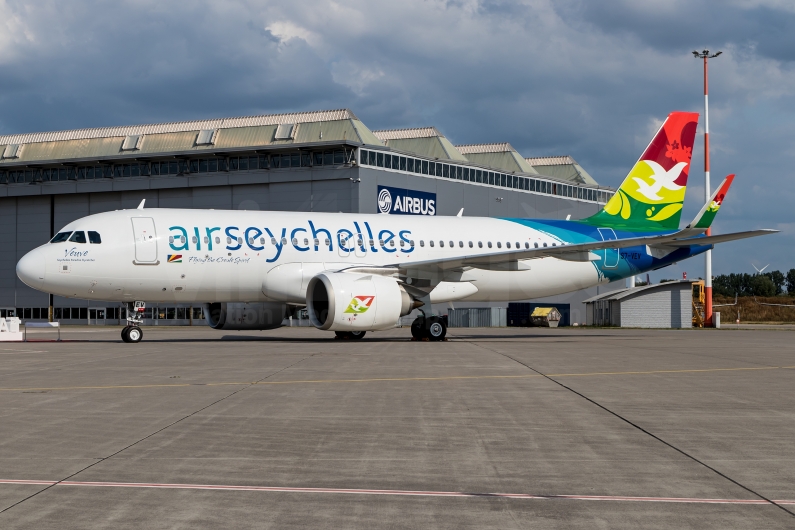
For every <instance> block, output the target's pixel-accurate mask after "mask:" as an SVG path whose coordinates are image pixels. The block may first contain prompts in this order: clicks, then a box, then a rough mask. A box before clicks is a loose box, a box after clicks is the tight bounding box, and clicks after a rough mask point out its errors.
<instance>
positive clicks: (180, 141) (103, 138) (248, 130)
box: [0, 109, 383, 164]
mask: <svg viewBox="0 0 795 530" xmlns="http://www.w3.org/2000/svg"><path fill="white" fill-rule="evenodd" d="M346 141H350V142H353V143H357V144H359V143H361V144H365V145H383V143H382V142H381V140H379V139H378V138H376V137H375V136H374V135H373V133H372V132H371V131H370V130H369V129H368V128H367V127H366V126H365V125H364V124H363V123H362V122H361V121H360V120H359V119H358V118H357V117H356V115H355V114H354V113H353V112H352V111H350V110H348V109H339V110H328V111H316V112H298V113H290V114H270V115H261V116H244V117H237V118H220V119H213V120H194V121H182V122H169V123H157V124H145V125H128V126H121V127H99V128H91V129H73V130H68V131H53V132H43V133H26V134H9V135H2V136H0V153H2V159H0V164H19V163H25V162H38V163H42V162H51V161H66V160H71V159H76V160H80V159H95V158H97V159H99V158H110V157H118V156H122V155H139V156H140V155H150V156H156V155H158V154H173V153H174V152H181V153H184V152H191V151H196V152H201V151H207V150H219V149H222V150H223V149H234V148H237V147H247V148H248V147H259V146H263V147H264V146H277V145H294V144H308V143H311V144H320V143H339V142H346ZM9 147H10V148H9Z"/></svg>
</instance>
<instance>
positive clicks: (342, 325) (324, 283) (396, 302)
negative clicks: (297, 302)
mask: <svg viewBox="0 0 795 530" xmlns="http://www.w3.org/2000/svg"><path fill="white" fill-rule="evenodd" d="M414 307H416V305H415V303H414V300H412V298H411V296H409V294H408V293H407V292H406V291H405V290H404V289H403V287H401V285H400V284H399V283H398V282H397V281H396V280H395V279H394V278H388V277H385V276H378V275H374V274H357V273H345V272H321V273H320V274H318V275H317V276H315V277H313V278H312V279H311V280H309V285H308V286H307V289H306V309H307V313H309V320H310V322H312V325H313V326H315V327H316V328H319V329H327V330H331V331H357V330H362V331H367V330H378V329H389V328H393V327H395V325H396V324H397V321H398V319H399V318H400V317H402V316H403V315H408V314H409V313H410V312H411V310H412V309H413V308H414Z"/></svg>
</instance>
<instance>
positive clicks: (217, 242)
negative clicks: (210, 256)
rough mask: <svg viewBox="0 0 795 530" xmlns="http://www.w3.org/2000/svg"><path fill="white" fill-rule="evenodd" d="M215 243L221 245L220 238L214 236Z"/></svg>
mask: <svg viewBox="0 0 795 530" xmlns="http://www.w3.org/2000/svg"><path fill="white" fill-rule="evenodd" d="M88 235H89V236H90V235H91V232H89V233H88ZM215 243H216V244H220V243H221V238H220V237H218V236H216V237H215Z"/></svg>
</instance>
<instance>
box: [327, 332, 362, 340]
mask: <svg viewBox="0 0 795 530" xmlns="http://www.w3.org/2000/svg"><path fill="white" fill-rule="evenodd" d="M334 333H335V334H336V335H337V338H338V339H341V340H360V339H362V338H363V337H364V334H365V333H367V332H366V331H335V332H334Z"/></svg>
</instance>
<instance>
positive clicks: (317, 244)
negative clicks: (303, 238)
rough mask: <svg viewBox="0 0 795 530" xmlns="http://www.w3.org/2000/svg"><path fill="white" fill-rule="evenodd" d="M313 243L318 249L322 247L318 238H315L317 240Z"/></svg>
mask: <svg viewBox="0 0 795 530" xmlns="http://www.w3.org/2000/svg"><path fill="white" fill-rule="evenodd" d="M313 243H314V244H315V246H316V247H319V246H320V240H319V239H318V238H315V240H314V241H313Z"/></svg>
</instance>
